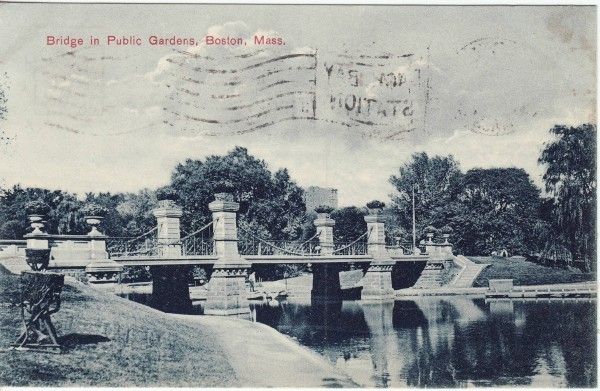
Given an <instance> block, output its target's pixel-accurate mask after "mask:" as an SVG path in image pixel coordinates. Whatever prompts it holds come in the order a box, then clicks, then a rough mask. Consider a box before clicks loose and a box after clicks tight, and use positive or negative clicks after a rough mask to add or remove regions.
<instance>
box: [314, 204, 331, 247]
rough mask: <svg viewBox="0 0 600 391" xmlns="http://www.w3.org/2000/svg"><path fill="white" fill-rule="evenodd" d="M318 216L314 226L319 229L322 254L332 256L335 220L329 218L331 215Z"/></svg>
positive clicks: (322, 214) (321, 214) (320, 214)
mask: <svg viewBox="0 0 600 391" xmlns="http://www.w3.org/2000/svg"><path fill="white" fill-rule="evenodd" d="M317 216H318V217H317V219H316V220H315V221H314V224H315V227H317V234H318V238H319V246H320V247H321V254H322V255H331V254H333V227H334V226H335V220H334V219H332V218H331V217H329V213H319V214H318V215H317Z"/></svg>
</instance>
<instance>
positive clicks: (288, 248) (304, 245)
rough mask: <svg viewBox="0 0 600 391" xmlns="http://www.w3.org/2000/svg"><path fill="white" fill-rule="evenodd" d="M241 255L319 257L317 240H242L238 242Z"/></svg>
mask: <svg viewBox="0 0 600 391" xmlns="http://www.w3.org/2000/svg"><path fill="white" fill-rule="evenodd" d="M238 249H239V252H240V254H241V255H306V256H308V255H319V252H320V247H319V242H318V241H317V240H314V241H308V242H297V241H287V240H253V239H249V240H242V241H240V242H238Z"/></svg>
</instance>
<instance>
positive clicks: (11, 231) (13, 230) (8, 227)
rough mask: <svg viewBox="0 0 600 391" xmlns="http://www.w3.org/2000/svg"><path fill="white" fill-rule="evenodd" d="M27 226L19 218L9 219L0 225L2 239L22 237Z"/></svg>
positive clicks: (0, 237)
mask: <svg viewBox="0 0 600 391" xmlns="http://www.w3.org/2000/svg"><path fill="white" fill-rule="evenodd" d="M24 234H25V226H24V225H23V223H21V222H20V221H19V220H8V221H7V222H6V223H4V224H2V225H1V226H0V239H21V238H22V237H23V235H24Z"/></svg>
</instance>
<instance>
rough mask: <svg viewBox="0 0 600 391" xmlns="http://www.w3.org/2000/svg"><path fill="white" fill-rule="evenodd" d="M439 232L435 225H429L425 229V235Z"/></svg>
mask: <svg viewBox="0 0 600 391" xmlns="http://www.w3.org/2000/svg"><path fill="white" fill-rule="evenodd" d="M437 232H438V230H437V228H435V227H434V226H433V225H428V226H427V227H425V228H424V229H423V233H425V234H436V233H437Z"/></svg>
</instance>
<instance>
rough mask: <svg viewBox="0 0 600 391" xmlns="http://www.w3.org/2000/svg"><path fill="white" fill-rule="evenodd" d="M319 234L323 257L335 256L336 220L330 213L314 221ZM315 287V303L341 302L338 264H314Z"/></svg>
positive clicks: (313, 288)
mask: <svg viewBox="0 0 600 391" xmlns="http://www.w3.org/2000/svg"><path fill="white" fill-rule="evenodd" d="M314 224H315V227H317V233H318V234H319V236H318V238H319V246H320V247H321V255H331V254H333V227H334V226H335V220H333V219H332V218H330V217H329V214H328V213H319V214H318V218H317V219H316V220H315V221H314ZM312 271H313V286H312V291H311V299H312V300H313V301H322V302H323V301H339V300H341V298H342V288H341V287H340V271H341V267H340V265H338V264H331V263H330V264H326V263H318V264H315V263H313V265H312Z"/></svg>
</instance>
